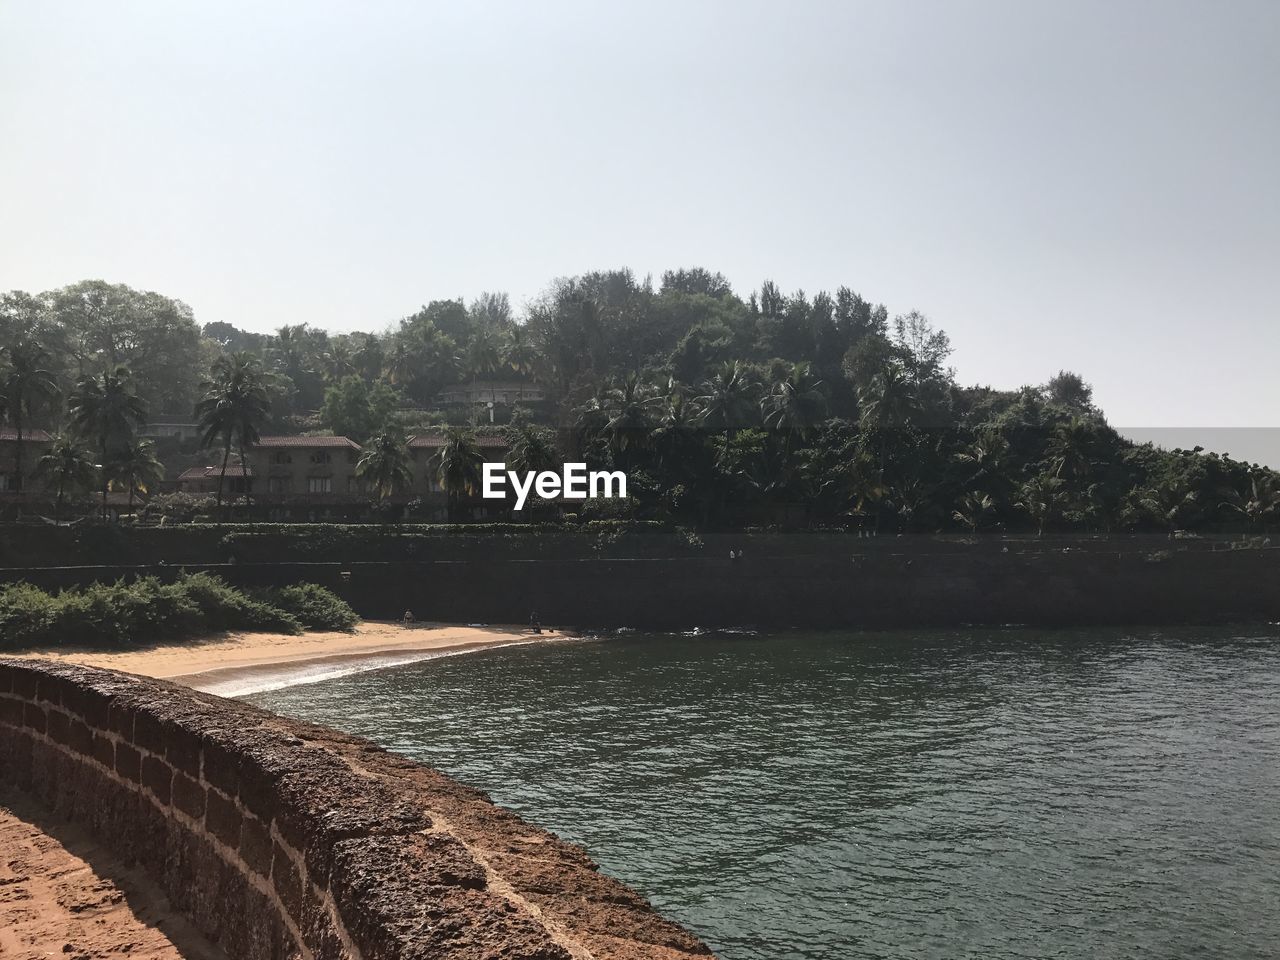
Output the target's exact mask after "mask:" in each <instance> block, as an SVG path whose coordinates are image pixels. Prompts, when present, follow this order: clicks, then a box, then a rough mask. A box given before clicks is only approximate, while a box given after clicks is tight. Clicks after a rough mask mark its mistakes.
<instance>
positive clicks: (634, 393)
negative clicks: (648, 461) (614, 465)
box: [604, 373, 658, 457]
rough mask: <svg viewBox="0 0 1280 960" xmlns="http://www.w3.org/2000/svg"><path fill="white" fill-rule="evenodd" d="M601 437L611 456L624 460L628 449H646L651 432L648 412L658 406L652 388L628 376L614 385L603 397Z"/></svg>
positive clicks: (651, 424)
mask: <svg viewBox="0 0 1280 960" xmlns="http://www.w3.org/2000/svg"><path fill="white" fill-rule="evenodd" d="M604 402H605V414H606V416H607V417H608V419H607V420H606V421H605V425H604V434H605V436H606V437H608V439H609V445H610V446H611V447H612V448H613V451H614V453H615V455H617V456H619V457H624V456H626V454H627V451H628V450H629V449H631V450H634V449H637V448H640V447H644V446H647V445H648V442H649V431H650V430H651V429H652V428H653V416H652V410H653V408H654V406H655V405H656V404H657V403H658V398H657V397H655V396H654V395H653V388H652V387H650V386H649V385H648V384H647V383H645V382H644V381H643V380H641V379H640V377H639V376H638V375H637V374H634V373H629V374H627V375H626V376H625V377H623V378H622V380H621V381H619V382H618V383H616V384H614V385H613V386H612V387H610V388H609V390H608V391H607V392H606V393H605V395H604Z"/></svg>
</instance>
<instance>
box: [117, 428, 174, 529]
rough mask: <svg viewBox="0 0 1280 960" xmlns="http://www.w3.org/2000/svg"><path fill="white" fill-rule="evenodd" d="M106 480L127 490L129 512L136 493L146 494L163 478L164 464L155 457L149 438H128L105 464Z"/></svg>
mask: <svg viewBox="0 0 1280 960" xmlns="http://www.w3.org/2000/svg"><path fill="white" fill-rule="evenodd" d="M105 471H106V474H107V478H108V481H109V482H110V483H116V484H119V485H120V486H122V487H124V488H125V489H126V490H127V491H129V512H130V513H133V499H134V496H135V495H136V494H139V493H142V494H146V493H148V492H150V491H151V490H152V489H154V488H155V487H156V486H157V485H158V484H159V483H160V481H161V480H163V479H164V465H163V464H162V463H161V462H160V461H159V460H157V459H156V450H155V444H154V443H152V442H151V441H150V440H137V439H130V440H127V441H126V442H125V443H123V444H121V446H120V447H119V448H118V449H117V450H115V451H114V452H113V453H112V454H111V456H110V458H109V459H108V460H107V462H106V465H105Z"/></svg>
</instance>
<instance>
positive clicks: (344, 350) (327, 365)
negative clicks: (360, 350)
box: [320, 340, 356, 383]
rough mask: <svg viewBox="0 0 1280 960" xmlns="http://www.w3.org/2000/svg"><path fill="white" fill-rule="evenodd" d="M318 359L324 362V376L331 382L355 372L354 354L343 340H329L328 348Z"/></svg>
mask: <svg viewBox="0 0 1280 960" xmlns="http://www.w3.org/2000/svg"><path fill="white" fill-rule="evenodd" d="M320 359H321V361H322V362H323V363H324V373H325V377H326V378H327V379H328V380H329V381H330V382H331V383H337V382H338V381H339V380H341V379H342V378H343V377H346V376H350V375H351V374H353V373H355V372H356V355H355V353H354V352H353V351H352V349H351V346H350V344H348V343H347V342H346V341H344V340H331V341H330V342H329V349H328V350H326V351H325V352H324V355H323V356H322V357H321V358H320Z"/></svg>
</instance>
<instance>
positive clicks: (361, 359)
mask: <svg viewBox="0 0 1280 960" xmlns="http://www.w3.org/2000/svg"><path fill="white" fill-rule="evenodd" d="M353 359H354V361H355V365H356V367H357V368H358V369H359V371H360V375H361V376H363V377H364V378H365V379H366V380H377V379H378V377H380V376H382V368H383V365H384V364H385V363H386V352H385V351H384V350H383V348H382V341H381V340H379V339H378V335H377V334H375V333H366V334H363V335H362V336H361V339H360V346H359V347H358V348H356V352H355V355H354V357H353Z"/></svg>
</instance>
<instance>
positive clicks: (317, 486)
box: [307, 477, 333, 493]
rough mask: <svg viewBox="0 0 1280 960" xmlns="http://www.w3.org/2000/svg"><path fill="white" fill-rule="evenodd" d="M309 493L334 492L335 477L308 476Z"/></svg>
mask: <svg viewBox="0 0 1280 960" xmlns="http://www.w3.org/2000/svg"><path fill="white" fill-rule="evenodd" d="M307 493H333V477H307Z"/></svg>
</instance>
